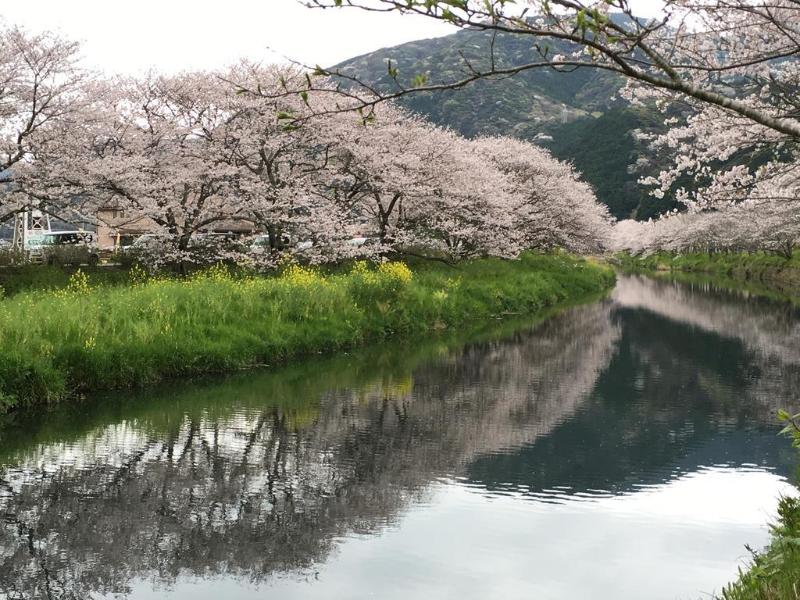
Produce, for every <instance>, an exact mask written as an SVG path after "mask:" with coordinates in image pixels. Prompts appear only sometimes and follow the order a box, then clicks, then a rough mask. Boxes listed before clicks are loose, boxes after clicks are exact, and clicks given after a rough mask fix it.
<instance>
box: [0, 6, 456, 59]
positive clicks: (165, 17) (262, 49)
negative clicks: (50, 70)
mask: <svg viewBox="0 0 800 600" xmlns="http://www.w3.org/2000/svg"><path fill="white" fill-rule="evenodd" d="M1 4H2V6H0V15H1V16H2V17H3V19H4V20H5V21H6V22H7V23H9V24H17V25H23V26H25V27H26V28H27V29H30V30H33V31H41V30H44V29H51V30H56V31H59V32H60V33H62V34H63V35H65V36H67V37H69V38H72V39H76V40H79V41H81V42H82V43H83V54H84V56H85V58H86V62H87V64H89V65H91V66H93V67H99V68H101V69H103V70H105V71H107V72H125V73H131V72H136V71H141V70H146V69H148V68H150V67H157V68H158V69H159V70H164V71H180V70H184V69H203V68H214V67H220V66H224V65H227V64H230V63H232V62H234V61H236V60H237V59H239V58H241V57H247V58H250V59H254V60H255V59H258V60H261V59H263V60H266V61H269V62H275V61H278V60H281V55H285V56H288V57H290V58H292V59H294V60H299V61H301V62H304V63H306V64H311V65H314V64H320V65H323V66H332V65H333V64H335V63H337V62H340V61H342V60H345V59H347V58H351V57H353V56H357V55H359V54H364V53H367V52H371V51H373V50H377V49H378V48H383V47H387V46H394V45H396V44H400V43H402V42H407V41H411V40H415V39H421V38H428V37H434V36H440V35H446V34H448V33H450V32H451V31H453V29H452V28H451V27H449V26H447V25H445V24H444V23H439V22H435V21H433V20H431V19H426V18H424V17H412V16H405V17H403V16H400V15H396V14H388V15H387V14H372V13H366V12H363V11H359V10H319V9H308V8H305V7H303V6H301V5H300V4H299V3H298V2H297V1H296V0H135V1H134V0H23V1H14V2H12V1H11V0H6V1H4V2H2V3H1ZM270 49H271V51H270Z"/></svg>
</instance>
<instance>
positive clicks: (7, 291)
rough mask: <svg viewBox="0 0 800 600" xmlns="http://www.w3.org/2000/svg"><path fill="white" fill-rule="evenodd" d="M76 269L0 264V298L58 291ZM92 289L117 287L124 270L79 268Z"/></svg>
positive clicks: (125, 275)
mask: <svg viewBox="0 0 800 600" xmlns="http://www.w3.org/2000/svg"><path fill="white" fill-rule="evenodd" d="M77 270H78V268H77V267H62V266H50V265H34V264H24V265H17V266H2V264H0V297H3V296H6V297H8V296H13V295H16V294H19V293H21V292H30V291H34V290H58V289H63V288H65V287H67V286H68V285H69V280H70V277H72V275H73V274H74V273H75V272H76V271H77ZM81 272H83V273H84V274H86V276H87V277H88V278H89V282H90V283H91V285H92V287H99V286H107V285H121V284H126V283H127V282H128V270H127V269H121V268H118V267H113V266H101V267H83V268H82V269H81Z"/></svg>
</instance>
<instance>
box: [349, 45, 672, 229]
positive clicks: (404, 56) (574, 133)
mask: <svg viewBox="0 0 800 600" xmlns="http://www.w3.org/2000/svg"><path fill="white" fill-rule="evenodd" d="M534 42H535V40H534V38H532V37H527V36H522V35H513V34H498V35H494V34H492V33H490V32H485V31H479V30H476V29H465V30H461V31H459V32H457V33H454V34H451V35H449V36H445V37H440V38H435V39H426V40H419V41H415V42H409V43H407V44H402V45H400V46H395V47H393V48H385V49H382V50H378V51H376V52H372V53H370V54H366V55H363V56H358V57H356V58H353V59H350V60H348V61H345V62H344V63H341V64H339V65H337V66H336V67H335V69H336V70H338V71H340V72H341V73H343V74H347V75H352V76H355V77H358V78H359V79H360V80H362V81H364V82H365V83H369V84H370V85H374V86H376V87H377V88H379V89H382V90H384V91H389V90H391V89H396V86H397V82H399V83H400V84H401V85H404V86H410V85H411V82H412V80H413V79H414V78H415V77H416V76H418V75H425V76H427V78H428V82H429V83H432V84H436V83H442V82H450V81H454V80H458V79H462V78H463V77H465V76H466V74H467V70H466V64H467V63H469V64H471V65H472V66H473V67H474V68H476V69H486V68H487V67H488V66H489V65H488V60H489V57H490V56H491V49H492V48H494V57H495V64H496V65H497V66H498V67H503V66H513V65H519V64H524V63H526V62H530V61H532V60H535V57H536V49H535V48H534V47H533V44H534ZM571 50H572V47H571V46H570V45H568V44H566V43H563V42H554V43H551V44H550V46H549V48H548V52H550V53H551V54H565V53H568V52H570V51H571ZM390 65H391V67H392V69H393V70H394V69H396V70H397V71H396V73H397V74H396V77H397V82H395V80H394V79H393V78H392V77H391V76H390V73H389V71H390ZM623 84H624V81H623V79H622V77H621V76H619V75H616V74H615V73H610V72H607V71H601V70H598V69H577V70H574V71H572V72H570V73H557V72H555V71H553V70H550V69H534V70H530V71H525V72H522V73H520V74H518V75H514V76H513V77H506V78H502V79H496V80H480V81H476V82H474V83H472V84H470V85H467V86H465V87H463V88H461V89H459V90H452V91H444V92H436V93H431V92H426V93H418V94H412V95H410V96H406V97H405V98H403V99H402V100H401V104H402V105H404V106H405V107H407V108H409V109H411V110H413V111H415V112H417V113H419V114H422V115H424V116H426V117H427V118H429V119H430V120H431V121H433V122H434V123H437V124H439V125H445V126H448V127H451V128H453V129H454V130H456V131H458V132H460V133H461V134H463V135H465V136H468V137H472V136H476V135H481V134H484V135H512V136H515V137H519V138H522V139H526V140H529V141H533V142H535V143H537V144H539V145H541V146H543V147H545V148H548V149H549V150H550V151H551V152H552V153H553V155H554V156H556V157H557V158H560V159H562V160H568V161H570V162H572V163H573V164H574V165H575V167H576V168H577V169H578V170H579V171H581V173H582V174H583V177H584V179H585V180H586V181H588V182H589V183H591V184H592V185H593V186H594V188H595V191H596V192H597V195H598V197H599V198H600V199H601V200H602V201H603V202H605V203H606V204H607V205H608V207H609V210H610V211H611V213H612V214H613V215H614V216H616V217H617V218H620V219H622V218H627V217H631V216H633V217H636V218H643V219H647V218H649V217H650V216H654V215H656V214H658V213H660V212H663V211H664V210H666V209H668V208H671V206H672V205H670V204H668V203H665V202H663V201H661V202H660V201H656V200H655V199H653V198H652V197H650V196H648V195H647V192H646V190H643V189H642V188H641V187H640V186H639V185H638V184H637V180H638V178H639V174H636V173H631V172H630V170H629V166H630V165H631V164H633V163H634V162H635V161H636V157H637V154H638V152H639V151H640V150H641V149H640V148H638V147H637V143H636V141H635V140H634V138H633V137H632V136H631V132H632V131H633V130H634V129H637V128H640V127H641V128H647V129H653V128H659V127H661V126H662V125H661V120H660V118H659V115H658V114H655V113H653V112H652V111H649V110H646V109H642V108H634V107H631V106H629V105H628V104H627V103H626V102H625V101H624V100H620V99H618V98H617V95H618V92H619V90H620V88H621V87H622V86H623Z"/></svg>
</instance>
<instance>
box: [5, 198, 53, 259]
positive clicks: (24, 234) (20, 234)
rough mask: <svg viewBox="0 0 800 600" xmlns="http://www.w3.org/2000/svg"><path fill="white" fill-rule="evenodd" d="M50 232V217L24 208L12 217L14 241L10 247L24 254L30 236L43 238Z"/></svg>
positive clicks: (38, 211)
mask: <svg viewBox="0 0 800 600" xmlns="http://www.w3.org/2000/svg"><path fill="white" fill-rule="evenodd" d="M50 231H51V229H50V215H49V214H47V213H46V212H42V211H41V210H38V209H35V208H34V209H32V208H30V207H27V206H26V207H25V209H24V210H22V211H20V212H18V213H17V214H16V215H15V216H14V240H13V242H12V243H11V247H12V248H13V249H14V250H16V251H17V252H25V251H27V250H28V241H29V240H30V239H31V236H35V237H39V236H43V235H44V234H46V233H50Z"/></svg>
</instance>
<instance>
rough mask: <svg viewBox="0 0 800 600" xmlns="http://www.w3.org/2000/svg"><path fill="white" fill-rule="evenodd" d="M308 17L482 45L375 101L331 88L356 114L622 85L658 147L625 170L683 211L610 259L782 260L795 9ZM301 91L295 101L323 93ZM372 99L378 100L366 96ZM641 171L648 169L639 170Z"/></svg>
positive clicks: (584, 8) (635, 234)
mask: <svg viewBox="0 0 800 600" xmlns="http://www.w3.org/2000/svg"><path fill="white" fill-rule="evenodd" d="M306 4H308V5H310V6H314V7H318V8H336V7H338V8H340V9H343V10H352V9H357V10H367V11H374V12H397V13H402V14H414V15H418V16H424V17H427V18H430V19H435V20H439V21H443V22H446V23H449V24H451V25H454V26H456V27H458V28H462V29H472V30H478V31H483V32H486V33H487V34H490V35H488V36H487V39H488V40H490V42H488V43H487V44H486V46H485V48H484V55H483V56H482V58H477V59H476V58H475V57H471V58H470V59H469V60H466V59H464V64H463V68H462V69H461V70H460V71H458V72H457V73H456V75H452V70H451V71H450V72H447V73H444V72H443V73H437V72H431V73H420V74H415V73H404V72H402V68H398V67H397V65H395V68H393V69H390V72H389V75H390V78H391V79H392V83H393V84H394V85H391V86H388V87H386V88H381V89H377V88H376V87H375V86H374V85H372V84H371V83H370V82H369V81H365V80H364V79H362V78H360V74H359V73H354V72H352V71H351V70H345V71H342V72H340V71H337V70H336V69H333V70H325V69H321V70H320V75H321V76H324V75H338V76H340V77H342V78H344V79H345V80H346V81H347V86H348V87H349V88H350V89H352V90H354V91H353V92H352V94H353V96H354V97H357V98H358V99H359V100H360V102H361V104H362V106H364V107H365V108H367V109H368V108H371V107H373V106H376V102H380V101H385V100H391V99H396V98H399V97H402V96H406V95H408V94H415V93H419V92H420V91H430V92H433V91H437V90H442V89H458V88H460V87H463V86H464V85H467V84H469V83H471V82H473V81H477V80H480V79H492V78H497V77H514V76H519V75H521V74H524V73H527V72H533V71H537V70H546V71H551V72H568V71H574V70H576V69H597V70H601V71H603V72H606V73H614V74H617V75H620V76H622V77H624V78H625V79H626V81H627V85H626V87H625V88H624V89H623V91H622V95H623V96H624V97H626V98H627V99H628V100H629V101H631V102H633V103H645V104H647V105H648V106H655V107H659V108H661V109H662V110H663V112H664V113H665V122H666V124H667V126H668V127H667V128H666V130H665V132H664V133H658V134H654V135H647V134H646V133H642V137H643V138H644V141H645V142H646V145H648V146H649V151H648V156H642V157H640V159H639V161H638V165H637V166H638V167H640V168H643V170H644V172H646V173H652V172H653V171H655V172H657V173H659V174H658V175H657V176H648V177H646V178H645V181H644V183H645V184H649V185H651V186H652V187H653V189H654V194H655V195H656V196H664V195H668V196H669V197H671V198H674V199H676V200H678V201H679V202H682V203H683V204H684V205H685V206H686V207H687V208H688V210H687V211H686V213H682V214H680V215H677V216H676V215H669V216H668V217H667V218H664V219H661V220H659V221H657V222H656V223H647V224H644V223H635V222H625V221H623V222H622V223H621V224H620V225H619V226H618V227H616V228H615V230H616V234H615V236H614V237H615V241H616V245H617V246H618V247H620V248H624V249H628V250H634V251H648V250H656V249H666V250H679V251H682V250H687V249H703V250H723V249H724V250H729V249H735V250H751V249H765V250H773V251H777V252H781V253H790V252H791V248H792V246H793V244H794V242H795V241H796V240H797V239H798V238H800V226H798V219H799V218H798V216H797V214H798V213H799V212H800V100H799V99H800V61H799V60H798V59H800V4H798V2H797V0H725V1H710V2H709V1H707V0H661V1H660V2H656V3H649V6H648V7H647V8H649V9H650V11H651V12H652V13H654V14H655V15H657V16H654V17H648V18H642V17H640V16H639V15H638V14H637V12H636V8H637V6H641V5H639V4H638V3H636V2H632V1H629V0H526V1H518V0H306ZM495 36H512V37H518V38H519V39H520V40H525V41H526V42H527V46H528V48H529V52H528V54H527V56H526V55H525V54H524V53H523V54H521V55H520V56H515V57H507V56H501V55H499V54H498V53H497V45H496V44H495V43H494V39H495ZM478 53H479V54H480V50H479V51H478ZM323 81H324V78H323V77H320V79H319V80H318V81H314V80H310V81H308V82H307V85H306V86H305V89H317V88H318V87H319V86H320V85H322V83H323ZM376 93H377V95H379V96H380V98H379V99H378V100H376V99H375V95H376ZM647 167H650V168H647Z"/></svg>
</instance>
